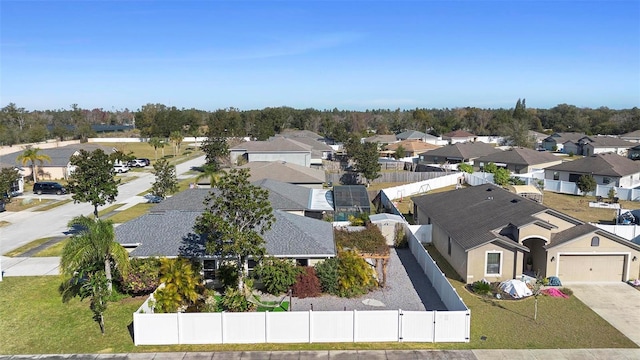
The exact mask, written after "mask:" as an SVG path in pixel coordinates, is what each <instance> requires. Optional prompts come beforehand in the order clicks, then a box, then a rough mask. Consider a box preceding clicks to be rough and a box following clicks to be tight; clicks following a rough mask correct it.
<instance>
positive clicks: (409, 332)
mask: <svg viewBox="0 0 640 360" xmlns="http://www.w3.org/2000/svg"><path fill="white" fill-rule="evenodd" d="M433 319H434V312H433V311H403V312H402V320H401V321H402V326H401V331H400V335H401V336H402V341H406V342H430V341H431V342H433V340H434V338H433Z"/></svg>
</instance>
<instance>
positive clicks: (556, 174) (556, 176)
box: [553, 171, 560, 180]
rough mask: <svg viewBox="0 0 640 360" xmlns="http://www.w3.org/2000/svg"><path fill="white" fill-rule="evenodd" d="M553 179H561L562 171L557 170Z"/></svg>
mask: <svg viewBox="0 0 640 360" xmlns="http://www.w3.org/2000/svg"><path fill="white" fill-rule="evenodd" d="M553 180H560V173H559V172H557V171H554V172H553Z"/></svg>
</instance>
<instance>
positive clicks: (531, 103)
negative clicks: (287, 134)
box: [0, 0, 640, 110]
mask: <svg viewBox="0 0 640 360" xmlns="http://www.w3.org/2000/svg"><path fill="white" fill-rule="evenodd" d="M0 30H1V34H0V46H1V54H0V60H1V63H0V71H1V72H0V76H1V78H0V86H1V87H0V105H2V106H5V105H6V104H8V103H9V102H14V103H16V104H17V105H18V106H21V107H26V108H27V109H29V110H36V109H59V108H69V106H70V105H71V104H73V103H77V104H78V105H79V106H80V107H82V108H96V107H97V108H104V109H105V110H111V109H123V108H129V109H132V110H135V109H138V108H140V107H141V106H142V105H144V104H146V103H163V104H166V105H171V106H176V107H178V108H183V107H184V108H192V107H193V108H198V109H203V110H216V109H219V108H227V107H236V108H240V109H243V110H246V109H258V108H264V107H268V106H291V107H295V108H307V107H313V108H317V109H333V108H338V109H347V110H349V109H351V110H364V109H377V108H390V109H395V108H398V107H399V108H402V109H413V108H416V107H420V108H423V107H426V108H443V107H449V108H451V107H464V106H476V107H483V108H499V107H504V108H510V107H513V106H514V104H515V102H516V100H517V99H518V98H526V99H527V106H528V107H538V108H550V107H553V106H555V105H557V104H561V103H568V104H573V105H576V106H580V107H592V108H596V107H600V106H607V107H610V108H616V109H619V108H631V107H634V106H640V1H638V0H633V1H603V2H599V1H553V2H544V1H446V2H444V1H442V2H441V1H427V0H425V1H394V2H386V1H364V0H362V1H302V0H299V1H197V2H189V1H180V2H173V1H141V2H134V1H115V0H114V1H103V2H101V1H7V0H2V1H1V2H0Z"/></svg>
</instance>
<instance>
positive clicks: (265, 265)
mask: <svg viewBox="0 0 640 360" xmlns="http://www.w3.org/2000/svg"><path fill="white" fill-rule="evenodd" d="M299 273H300V269H298V268H297V267H296V265H295V263H293V262H292V261H291V260H289V259H277V258H264V259H263V260H262V263H261V264H260V265H258V266H257V267H256V268H255V269H254V270H253V274H254V276H255V277H256V278H259V279H260V280H261V281H262V284H264V287H265V290H266V291H267V292H268V293H269V294H273V295H278V294H282V293H283V292H285V291H287V290H289V288H290V287H291V285H293V284H294V283H295V282H296V277H297V276H298V274H299Z"/></svg>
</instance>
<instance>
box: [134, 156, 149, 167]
mask: <svg viewBox="0 0 640 360" xmlns="http://www.w3.org/2000/svg"><path fill="white" fill-rule="evenodd" d="M137 160H142V161H144V163H145V166H149V165H151V160H149V159H147V158H140V159H137Z"/></svg>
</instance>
